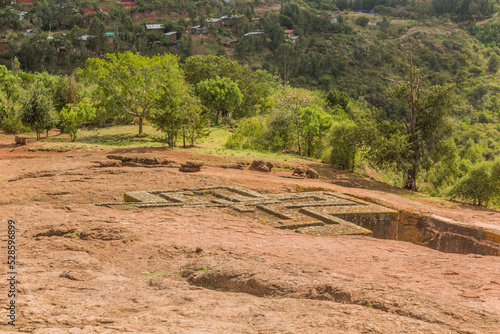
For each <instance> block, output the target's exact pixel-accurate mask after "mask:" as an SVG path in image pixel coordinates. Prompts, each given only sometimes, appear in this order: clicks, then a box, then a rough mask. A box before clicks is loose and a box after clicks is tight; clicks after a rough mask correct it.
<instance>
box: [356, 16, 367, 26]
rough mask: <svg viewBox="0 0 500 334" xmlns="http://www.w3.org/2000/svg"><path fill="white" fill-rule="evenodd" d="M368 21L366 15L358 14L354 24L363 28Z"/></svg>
mask: <svg viewBox="0 0 500 334" xmlns="http://www.w3.org/2000/svg"><path fill="white" fill-rule="evenodd" d="M368 22H370V19H369V18H367V17H366V16H360V17H358V18H357V19H356V24H357V25H358V26H361V27H363V28H364V27H366V26H367V25H368Z"/></svg>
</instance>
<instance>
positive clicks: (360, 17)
mask: <svg viewBox="0 0 500 334" xmlns="http://www.w3.org/2000/svg"><path fill="white" fill-rule="evenodd" d="M2 3H3V4H1V5H0V27H1V28H0V47H1V46H2V45H3V49H0V50H2V51H3V52H1V53H0V89H1V91H0V126H1V127H2V129H3V130H4V131H6V132H10V133H21V132H26V131H30V130H31V131H35V132H36V134H37V138H41V137H42V134H43V132H44V131H47V130H49V129H51V128H54V127H58V128H60V129H61V130H62V131H64V132H66V133H69V134H70V137H71V140H78V129H80V128H82V127H89V126H98V127H104V126H112V125H115V124H129V123H131V122H137V124H138V129H137V130H138V131H137V132H138V135H139V136H142V135H144V134H143V127H142V125H143V124H144V123H145V122H147V123H149V124H152V125H153V126H155V127H156V128H157V129H159V130H161V131H162V132H163V134H164V137H163V139H162V140H163V141H164V142H165V145H168V146H171V147H173V146H186V145H195V144H196V142H199V141H202V140H204V138H205V137H206V135H207V133H208V130H209V128H210V126H213V125H223V126H226V127H227V128H228V129H231V131H233V134H232V136H231V137H230V139H229V140H228V142H227V143H226V147H227V148H228V149H234V150H238V149H249V150H259V151H273V152H287V153H294V154H298V155H304V156H309V157H314V158H317V159H321V160H325V161H328V162H329V163H331V165H332V168H335V169H341V170H347V171H356V172H360V173H363V172H364V171H365V169H366V167H368V166H369V167H371V168H375V169H376V170H377V171H378V173H379V174H380V179H381V180H383V181H385V182H389V183H392V184H394V185H397V186H401V187H405V188H407V189H410V190H413V191H422V192H425V193H428V194H430V195H433V196H443V197H448V198H452V199H459V200H464V201H468V202H471V203H473V204H478V205H494V206H498V205H500V157H499V155H500V110H499V108H500V105H499V104H500V86H499V85H498V78H499V75H498V70H499V67H500V49H499V45H500V21H499V20H498V19H497V9H498V2H497V1H496V0H495V1H492V0H458V1H451V0H433V1H430V2H428V1H410V0H353V1H348V0H318V1H292V0H290V1H281V2H276V3H274V2H272V1H269V2H264V1H260V0H255V1H224V2H220V1H176V2H174V1H169V0H156V1H150V0H137V1H135V2H128V1H127V2H125V1H123V3H115V2H111V1H109V2H108V1H100V2H98V1H77V0H76V1H72V0H57V1H50V2H49V1H41V0H38V1H36V2H33V3H30V4H27V3H25V2H23V3H19V4H15V5H12V4H11V2H10V1H8V2H6V1H4V2H2ZM126 4H128V5H126ZM130 4H132V5H130ZM146 24H156V25H155V26H154V27H155V28H156V29H152V28H151V26H149V27H150V28H151V29H150V28H148V26H146ZM158 30H159V31H158ZM173 36H175V37H173ZM2 43H3V44H2Z"/></svg>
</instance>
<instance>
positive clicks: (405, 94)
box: [391, 55, 454, 191]
mask: <svg viewBox="0 0 500 334" xmlns="http://www.w3.org/2000/svg"><path fill="white" fill-rule="evenodd" d="M423 79H424V76H423V75H422V72H421V71H420V70H419V69H417V68H416V67H415V66H414V65H413V60H412V57H411V55H410V78H409V80H408V81H406V82H399V85H398V86H397V87H395V88H393V89H392V90H391V94H392V95H393V96H394V97H395V98H396V99H397V100H398V101H399V102H400V103H402V104H404V105H406V106H407V107H408V110H407V115H406V117H405V118H404V119H402V120H399V121H400V122H401V124H403V126H404V127H405V136H404V137H399V140H406V141H407V143H408V148H407V150H406V151H405V152H402V154H403V156H400V157H399V158H398V159H399V164H400V166H405V167H403V168H404V169H406V175H407V177H406V184H405V188H406V189H409V190H412V191H417V183H416V182H417V174H418V170H419V168H420V167H423V163H424V162H425V161H426V160H427V159H428V158H429V157H431V156H433V154H432V153H433V152H434V151H435V149H436V147H439V145H438V144H439V143H440V142H441V141H442V140H444V139H445V137H446V136H448V135H449V134H450V131H451V128H450V126H449V123H448V115H450V111H451V108H452V93H453V89H454V86H452V85H448V86H439V85H436V86H432V87H430V88H428V89H424V88H423V87H422V85H423V83H422V80H423ZM392 139H394V137H393V138H392ZM401 146H402V145H398V147H401Z"/></svg>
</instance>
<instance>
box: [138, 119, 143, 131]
mask: <svg viewBox="0 0 500 334" xmlns="http://www.w3.org/2000/svg"><path fill="white" fill-rule="evenodd" d="M142 121H143V119H142V117H139V135H142Z"/></svg>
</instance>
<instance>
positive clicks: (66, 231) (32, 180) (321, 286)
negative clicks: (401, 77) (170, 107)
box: [0, 146, 500, 333]
mask: <svg viewBox="0 0 500 334" xmlns="http://www.w3.org/2000/svg"><path fill="white" fill-rule="evenodd" d="M41 153H42V152H25V151H21V152H20V151H17V152H10V147H7V146H4V147H3V148H1V147H0V158H1V160H0V185H1V189H2V197H1V198H0V203H1V204H2V205H1V206H0V216H1V217H2V224H1V226H0V245H1V251H0V253H1V254H4V255H3V256H5V257H6V255H5V254H6V252H7V251H6V246H7V219H15V220H16V227H17V254H16V255H17V261H18V262H17V271H18V275H17V278H18V282H17V289H18V290H17V292H18V294H17V297H16V301H17V322H16V327H15V328H13V327H11V326H7V325H6V316H5V315H1V317H0V330H3V332H6V333H8V332H30V333H500V258H499V257H492V256H479V255H460V254H447V253H441V252H438V251H435V250H431V249H428V248H425V247H421V246H417V245H413V244H410V243H407V242H398V241H391V240H379V239H374V238H368V237H359V236H358V237H356V236H355V237H352V236H351V237H347V236H341V237H313V236H307V235H300V234H297V233H294V232H291V231H284V230H277V229H272V228H270V227H266V226H262V225H259V224H256V223H253V222H249V221H246V220H243V219H240V218H237V217H233V216H229V215H225V214H223V213H220V212H216V211H211V210H197V209H180V208H154V209H135V208H130V210H127V209H125V210H123V209H121V210H120V209H110V208H106V207H97V206H94V205H93V204H94V203H105V202H118V201H122V200H123V194H124V193H125V192H127V191H137V190H154V189H159V190H166V189H179V188H190V187H193V188H194V187H204V186H213V185H241V186H246V187H249V188H253V189H258V190H260V191H263V192H283V191H290V190H294V189H297V188H298V187H307V186H310V187H322V188H329V189H335V190H337V191H347V192H350V193H354V194H357V195H360V196H370V197H373V198H378V199H380V200H382V201H384V202H386V203H387V204H388V205H390V206H392V207H394V208H398V209H402V208H411V209H418V210H424V211H430V212H432V213H435V214H437V215H440V216H444V217H447V218H451V219H455V220H459V221H461V222H463V223H466V224H472V225H481V226H487V227H490V228H492V229H498V227H499V226H500V214H499V213H498V212H496V211H492V210H482V209H474V208H471V207H468V206H459V205H458V204H449V203H447V204H444V205H442V206H436V205H435V204H434V203H432V202H431V203H428V204H426V203H418V202H414V201H410V200H408V199H405V198H403V197H401V196H399V195H396V194H393V193H387V192H382V191H375V190H369V189H362V188H343V187H340V186H336V185H333V184H332V183H331V182H330V181H331V180H330V179H324V178H323V179H322V178H320V179H318V180H297V179H288V178H282V177H279V176H280V175H289V174H291V171H284V170H278V171H273V172H271V173H269V174H263V173H259V172H251V171H248V170H243V171H241V170H228V169H221V168H217V167H216V166H215V165H216V163H213V164H212V165H210V164H209V166H208V167H206V168H202V171H201V172H199V173H195V174H184V173H180V172H179V171H178V170H177V169H176V168H171V167H168V166H140V167H133V166H125V167H110V168H99V167H96V166H97V164H96V163H94V161H101V160H104V159H105V157H104V156H102V155H98V154H90V155H85V154H78V153H74V152H66V153H64V154H53V153H49V154H46V155H45V153H46V152H43V154H44V155H45V156H40V155H41ZM150 153H157V154H160V155H165V156H168V157H169V158H173V159H174V160H178V161H183V160H187V159H185V158H186V157H185V156H183V153H182V152H164V151H157V152H150ZM30 155H36V156H38V157H29V156H30ZM315 168H317V167H315ZM320 174H321V171H320ZM2 263H3V266H4V268H5V267H6V265H5V261H2ZM2 273H3V276H6V268H5V269H2ZM7 290H8V289H7V285H6V280H5V279H4V278H2V279H1V280H0V291H1V292H0V301H1V304H2V307H3V308H2V312H3V313H5V314H6V313H7V309H6V302H7Z"/></svg>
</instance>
